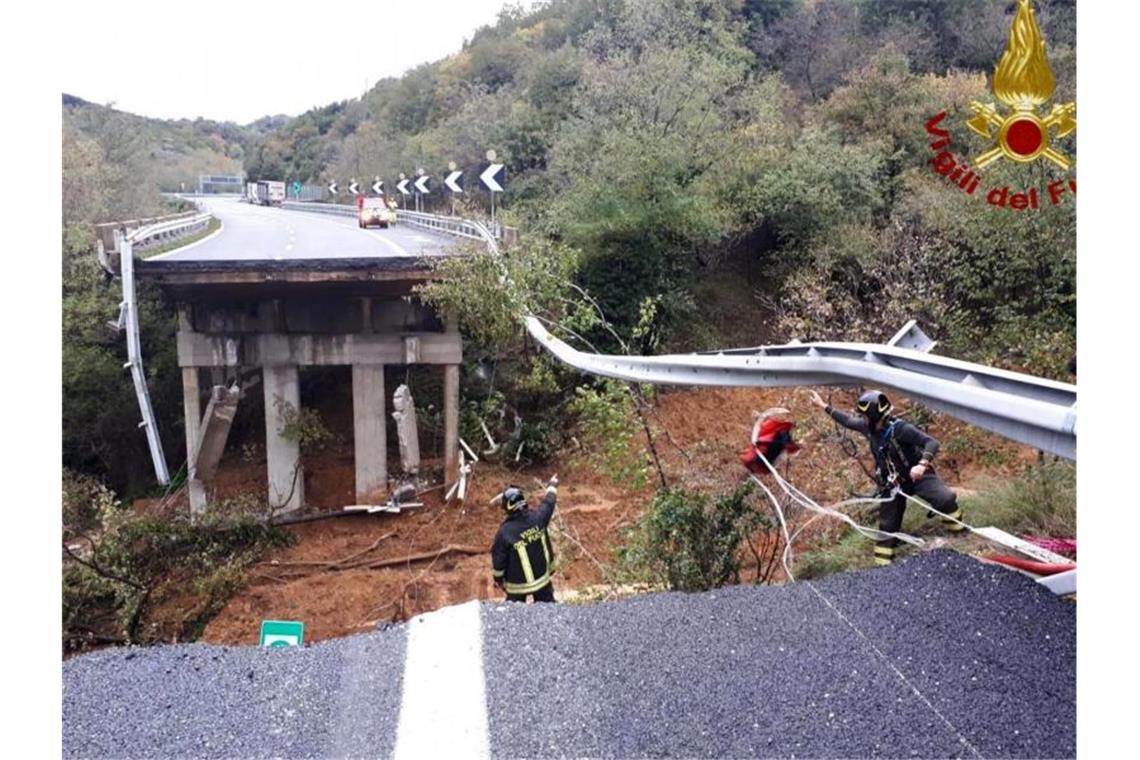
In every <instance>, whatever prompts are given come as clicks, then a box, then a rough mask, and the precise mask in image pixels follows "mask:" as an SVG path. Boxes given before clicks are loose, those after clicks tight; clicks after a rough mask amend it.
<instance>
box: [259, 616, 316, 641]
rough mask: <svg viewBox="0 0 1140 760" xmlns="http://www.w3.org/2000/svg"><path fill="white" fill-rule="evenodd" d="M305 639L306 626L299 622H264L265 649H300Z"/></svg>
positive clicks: (263, 637)
mask: <svg viewBox="0 0 1140 760" xmlns="http://www.w3.org/2000/svg"><path fill="white" fill-rule="evenodd" d="M304 638H305V624H304V623H302V622H300V621H299V620H262V621H261V640H260V642H259V644H258V645H259V646H263V647H299V646H301V644H302V643H303V641H304Z"/></svg>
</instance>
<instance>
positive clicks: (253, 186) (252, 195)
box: [243, 182, 257, 203]
mask: <svg viewBox="0 0 1140 760" xmlns="http://www.w3.org/2000/svg"><path fill="white" fill-rule="evenodd" d="M243 200H245V201H246V202H247V203H257V183H256V182H246V183H245V198H243Z"/></svg>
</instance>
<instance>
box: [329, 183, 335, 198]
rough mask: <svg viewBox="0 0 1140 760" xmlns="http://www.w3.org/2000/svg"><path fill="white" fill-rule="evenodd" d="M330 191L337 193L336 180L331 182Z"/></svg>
mask: <svg viewBox="0 0 1140 760" xmlns="http://www.w3.org/2000/svg"><path fill="white" fill-rule="evenodd" d="M329 192H330V193H332V194H333V195H336V182H330V183H329Z"/></svg>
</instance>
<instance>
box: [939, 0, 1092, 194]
mask: <svg viewBox="0 0 1140 760" xmlns="http://www.w3.org/2000/svg"><path fill="white" fill-rule="evenodd" d="M1056 89H1057V82H1056V80H1055V79H1054V78H1053V70H1052V69H1050V68H1049V61H1048V59H1047V58H1046V57H1045V38H1044V37H1042V35H1041V29H1040V28H1039V27H1038V26H1037V19H1036V17H1035V16H1034V14H1033V5H1032V3H1031V0H1017V13H1016V15H1015V16H1014V18H1013V26H1012V27H1010V30H1009V41H1008V42H1006V45H1005V51H1004V52H1003V53H1002V55H1001V59H1000V60H999V61H998V64H997V67H996V68H995V69H994V77H993V84H992V91H993V95H994V97H995V98H996V99H997V100H999V101H1001V103H1002V104H1003V105H1004V106H1005V108H1004V109H1003V108H1000V107H999V106H996V105H995V104H994V103H979V102H977V101H974V102H972V103H970V110H971V111H972V112H973V114H974V116H973V117H972V118H970V119H969V120H967V121H966V126H968V127H969V128H970V130H971V131H972V132H974V133H975V134H977V135H980V136H981V137H983V138H985V140H986V146H987V147H986V149H985V150H984V152H982V153H981V154H979V155H977V156H975V157H974V159H973V166H972V167H971V166H970V162H969V161H968V160H966V159H963V158H959V157H958V156H955V155H954V154H953V153H951V152H950V151H949V150H947V149H946V148H947V147H948V146H949V145H950V132H949V130H948V129H946V128H945V127H944V126H942V124H943V122H944V121H945V119H946V112H945V111H942V112H940V113H938V114H936V115H935V116H933V117H931V118H930V119H929V120H928V121H927V122H926V132H927V134H929V135H931V136H933V137H934V138H935V140H934V141H933V142H932V143H930V147H931V149H932V150H934V151H936V154H935V156H934V158H932V159H931V160H930V165H931V166H932V167H933V168H934V171H935V172H937V173H938V174H940V175H941V176H943V177H945V178H946V179H947V180H949V181H950V182H952V183H953V184H955V185H957V186H958V187H959V188H960V189H961V190H962V191H963V192H965V193H966V194H967V195H974V193H975V191H977V189H978V187H979V186H980V185H981V184H982V177H981V176H980V175H979V174H978V170H980V169H983V168H984V167H986V166H988V165H990V164H992V163H993V162H995V161H998V160H1000V159H1005V160H1008V161H1013V162H1015V163H1019V164H1028V163H1031V162H1033V161H1041V160H1045V161H1049V162H1051V163H1053V164H1054V165H1056V166H1057V167H1059V168H1060V169H1063V170H1066V171H1067V170H1068V169H1069V168H1071V167H1072V163H1073V162H1072V159H1071V158H1070V157H1069V156H1068V155H1067V154H1066V153H1065V152H1064V151H1063V150H1062V149H1061V148H1059V147H1057V146H1056V144H1055V143H1056V141H1057V140H1059V139H1061V138H1063V137H1066V136H1067V135H1070V134H1072V133H1073V132H1075V131H1076V129H1077V120H1076V112H1077V106H1076V103H1064V104H1061V103H1055V104H1053V107H1052V109H1051V110H1048V111H1042V113H1041V114H1039V113H1038V108H1040V107H1041V106H1042V105H1044V104H1045V103H1047V102H1048V101H1049V100H1051V99H1052V97H1053V93H1054V91H1055V90H1056ZM1076 192H1077V182H1076V180H1075V179H1058V180H1054V181H1052V182H1050V183H1049V184H1048V185H1047V186H1046V187H1045V188H1044V192H1043V193H1041V194H1038V190H1037V188H1035V187H1031V188H1029V189H1027V190H1025V191H1024V192H1011V189H1010V187H1009V186H1008V185H1005V186H1002V187H994V188H992V189H990V190H988V191H987V192H986V195H985V197H986V201H987V202H988V203H989V204H990V205H993V206H1000V207H1003V208H1010V209H1013V210H1015V211H1021V210H1023V209H1037V208H1040V207H1041V203H1042V202H1043V201H1044V202H1047V203H1051V204H1053V205H1057V204H1058V203H1060V202H1061V201H1062V199H1063V198H1064V197H1065V196H1066V195H1068V194H1075V193H1076Z"/></svg>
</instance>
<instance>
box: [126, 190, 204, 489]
mask: <svg viewBox="0 0 1140 760" xmlns="http://www.w3.org/2000/svg"><path fill="white" fill-rule="evenodd" d="M211 218H212V217H211V216H210V214H204V213H200V212H196V211H195V212H191V213H189V214H178V215H176V216H174V217H168V218H165V219H159V220H155V221H154V222H153V223H151V224H147V225H145V226H142V227H139V228H138V229H134V230H131V231H129V232H124V231H123V230H121V229H115V230H114V239H115V250H117V251H118V252H119V254H120V265H119V271H120V274H121V277H122V283H123V300H122V302H121V303H120V304H119V319H118V322H117V323H116V324H115V327H117V328H119V329H122V330H125V331H126V333H127V363H126V364H125V365H124V368H125V369H129V370H130V372H131V379H132V380H133V382H134V386H135V395H136V396H137V397H138V401H139V411H140V412H141V413H142V422H140V423H139V427H141V428H144V429H145V430H146V440H147V445H148V446H149V447H150V457H151V460H152V461H153V462H154V475H155V477H156V478H157V479H158V482H159V483H161V484H162V485H167V484H168V483H170V472H169V470H168V469H167V466H166V455H165V454H164V453H163V450H162V438H161V436H160V435H159V433H158V423H157V421H156V420H155V417H154V408H153V407H152V406H151V403H150V392H149V391H148V390H147V385H146V372H145V371H144V369H143V355H142V344H141V342H140V340H139V320H138V299H137V296H136V293H135V256H134V249H135V247H136V246H138V247H143V246H146V245H150V244H153V243H157V242H163V241H168V240H173V239H176V238H180V237H183V236H186V235H190V234H193V233H195V232H197V231H199V230H201V229H204V228H205V227H206V226H207V225H208V224H209V223H210V219H211Z"/></svg>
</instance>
